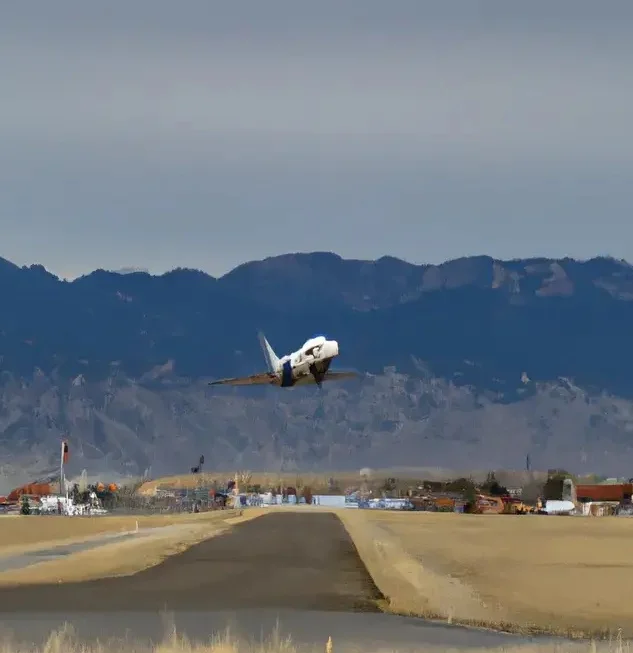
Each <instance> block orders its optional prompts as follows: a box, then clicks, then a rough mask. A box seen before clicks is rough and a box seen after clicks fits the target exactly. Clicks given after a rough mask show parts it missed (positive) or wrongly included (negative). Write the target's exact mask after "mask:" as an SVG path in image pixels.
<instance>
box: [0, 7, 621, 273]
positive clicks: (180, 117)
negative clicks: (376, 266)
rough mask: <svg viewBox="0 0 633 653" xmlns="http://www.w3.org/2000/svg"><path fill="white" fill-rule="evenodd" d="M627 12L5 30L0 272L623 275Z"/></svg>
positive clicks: (85, 19)
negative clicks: (513, 269)
mask: <svg viewBox="0 0 633 653" xmlns="http://www.w3.org/2000/svg"><path fill="white" fill-rule="evenodd" d="M632 71H633V2H631V1H630V0H622V1H619V2H618V1H608V0H604V1H601V2H596V1H595V0H557V1H556V2H552V1H551V0H534V1H532V2H518V1H517V2H512V1H509V0H490V1H487V2H484V1H477V0H461V1H458V0H442V1H441V2H437V1H434V2H430V1H429V2H427V1H425V0H389V1H387V0H380V1H379V0H347V1H344V0H321V1H320V2H308V0H266V1H265V2H264V1H263V0H232V1H231V2H226V1H223V2H219V1H218V2H215V1H213V0H183V1H182V2H173V0H171V1H168V0H133V1H130V0H127V1H123V0H112V1H111V2H107V3H97V2H86V1H85V0H81V1H79V0H77V1H69V0H56V1H55V2H44V1H41V2H39V3H36V2H6V3H3V6H2V8H1V9H0V83H1V90H0V93H1V95H0V226H1V227H2V240H1V243H2V245H1V248H0V256H3V257H5V258H8V259H10V260H13V261H14V262H16V263H19V264H25V263H33V262H40V263H43V264H44V265H45V266H46V267H47V268H48V269H50V270H52V271H53V272H55V273H56V274H59V275H62V276H69V277H74V276H77V275H79V274H82V273H86V272H88V271H91V270H93V269H95V268H96V267H105V268H119V267H123V266H140V267H145V268H148V269H149V270H150V271H152V272H163V271H165V270H167V269H171V268H173V267H176V266H187V267H197V268H201V269H204V270H206V271H207V272H210V273H211V274H216V275H219V274H223V273H224V272H226V271H228V270H229V269H231V268H232V267H234V266H236V265H238V264H239V263H242V262H244V261H246V260H251V259H259V258H264V257H266V256H270V255H275V254H281V253H285V252H289V251H314V250H332V251H335V252H337V253H339V254H341V255H342V256H345V257H355V258H378V257H380V256H382V255H385V254H389V255H394V256H399V257H401V258H404V259H406V260H409V261H412V262H416V263H421V262H440V261H442V260H445V259H448V258H453V257H457V256H462V255H468V254H490V255H493V256H496V257H501V258H510V257H515V256H530V255H547V256H565V255H571V256H576V257H579V258H588V257H591V256H594V255H600V254H611V255H614V256H617V257H623V258H626V259H628V260H630V261H633V211H632V208H633V127H632V125H633V122H632V121H633V72H632Z"/></svg>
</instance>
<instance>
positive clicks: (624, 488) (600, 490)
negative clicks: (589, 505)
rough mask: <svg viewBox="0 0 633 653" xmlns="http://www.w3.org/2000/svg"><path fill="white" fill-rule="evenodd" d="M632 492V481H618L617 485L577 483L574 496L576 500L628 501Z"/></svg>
mask: <svg viewBox="0 0 633 653" xmlns="http://www.w3.org/2000/svg"><path fill="white" fill-rule="evenodd" d="M632 494H633V483H620V484H618V485H608V484H606V485H577V486H576V497H577V499H578V501H581V502H588V501H614V502H616V501H617V502H618V503H620V502H629V501H631V495H632Z"/></svg>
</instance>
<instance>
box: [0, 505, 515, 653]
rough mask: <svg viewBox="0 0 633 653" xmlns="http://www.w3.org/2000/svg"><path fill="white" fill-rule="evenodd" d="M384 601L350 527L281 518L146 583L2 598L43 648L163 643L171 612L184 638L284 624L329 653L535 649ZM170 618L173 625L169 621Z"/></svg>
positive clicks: (28, 589)
mask: <svg viewBox="0 0 633 653" xmlns="http://www.w3.org/2000/svg"><path fill="white" fill-rule="evenodd" d="M379 598H380V593H379V591H378V590H377V588H376V586H375V585H374V583H373V581H372V579H371V577H370V576H369V574H368V572H367V571H366V569H365V567H364V565H363V564H362V562H361V561H360V559H359V558H358V555H357V553H356V549H355V547H354V545H353V543H352V541H351V540H350V538H349V536H348V534H347V531H346V530H345V528H344V527H343V525H342V524H341V522H340V521H339V519H338V518H337V517H336V516H335V515H333V514H328V513H312V514H308V513H295V512H291V513H279V512H275V513H272V514H270V515H265V516H262V517H259V518H256V519H254V520H252V521H246V522H243V523H241V524H238V525H236V526H235V527H234V528H233V529H231V530H230V531H228V532H227V533H225V534H221V535H218V536H215V537H213V538H211V539H209V540H207V541H205V542H202V543H200V544H197V545H194V546H193V547H191V548H190V549H189V550H187V551H185V552H184V553H182V554H179V555H176V556H172V557H170V558H168V559H167V560H165V562H163V563H162V564H160V565H157V566H155V567H152V568H151V569H148V570H146V571H142V572H139V573H138V574H135V575H134V576H128V577H122V578H112V579H102V580H98V581H89V582H84V583H67V584H54V585H39V586H36V585H31V586H23V587H15V588H0V627H2V628H3V629H8V630H9V631H11V632H13V633H14V634H15V635H16V636H17V637H18V639H19V640H22V641H25V642H42V641H44V640H45V639H46V636H47V635H48V633H49V632H50V631H51V629H54V628H58V627H60V626H61V625H62V624H63V623H64V622H68V623H71V624H72V625H73V626H74V627H75V629H76V631H77V633H78V634H79V635H80V636H81V637H83V638H89V639H93V638H104V637H124V636H125V634H126V632H127V633H128V634H129V635H131V636H132V637H133V638H143V639H146V638H152V639H154V641H156V640H157V639H158V640H159V639H160V638H161V637H162V636H163V634H164V632H165V629H164V623H163V621H162V616H161V614H160V613H161V612H163V611H165V610H166V611H168V612H170V613H172V614H173V616H174V620H175V622H176V625H177V627H178V631H179V632H181V633H183V634H186V635H187V636H189V637H191V638H195V639H201V640H206V639H208V638H209V637H211V636H212V635H213V633H217V632H219V631H222V630H223V629H224V628H225V627H226V625H227V624H231V623H232V624H234V626H235V628H234V632H237V633H239V634H240V635H242V636H245V637H247V638H256V639H258V640H259V639H260V638H261V637H262V636H264V637H265V636H267V635H268V634H270V632H271V629H272V628H273V627H274V625H275V621H276V619H277V618H279V619H280V620H281V627H282V631H283V634H291V635H292V637H293V639H294V640H295V641H296V642H297V643H299V644H308V645H317V646H319V648H321V647H322V646H323V645H324V642H325V640H327V637H328V635H332V637H333V638H334V640H335V642H336V643H337V644H338V645H339V646H337V648H339V650H340V646H343V645H345V646H349V645H353V646H354V647H361V648H363V649H364V650H377V649H378V648H379V647H381V646H382V647H385V648H389V649H391V650H394V649H398V650H400V651H412V650H419V649H420V647H421V646H423V645H435V646H442V647H451V648H462V647H499V646H511V645H513V644H517V643H521V642H525V641H526V640H525V639H522V638H518V637H512V636H508V635H502V634H497V633H489V632H480V631H472V630H466V629H462V628H456V627H451V626H437V625H433V624H428V623H426V622H425V621H423V620H421V619H415V618H404V617H397V616H394V615H387V614H379V610H378V608H377V607H376V600H377V599H379ZM163 616H164V615H163Z"/></svg>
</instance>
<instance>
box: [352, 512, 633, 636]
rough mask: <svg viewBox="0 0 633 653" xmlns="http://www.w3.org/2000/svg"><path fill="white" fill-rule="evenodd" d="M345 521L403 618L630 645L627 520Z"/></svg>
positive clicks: (632, 567)
mask: <svg viewBox="0 0 633 653" xmlns="http://www.w3.org/2000/svg"><path fill="white" fill-rule="evenodd" d="M341 517H342V519H343V521H344V523H345V524H346V525H347V527H348V530H349V531H350V532H351V533H352V535H353V536H354V541H355V542H356V545H357V547H358V548H359V551H360V552H361V555H363V559H364V560H365V562H366V564H367V566H368V568H369V570H370V572H371V573H372V574H373V575H374V577H375V578H376V582H377V584H378V586H379V587H381V589H383V586H388V588H389V593H390V594H391V597H392V599H395V602H396V603H397V604H399V605H398V607H399V609H400V610H404V609H406V606H407V605H409V606H410V608H411V609H412V611H413V612H417V613H421V614H435V615H440V616H444V617H445V618H453V619H455V620H460V619H464V620H468V621H473V622H481V623H484V622H486V623H489V624H499V623H500V622H506V623H509V624H520V625H522V626H527V625H530V624H531V625H533V626H536V627H537V628H544V629H549V628H553V629H557V630H562V631H585V632H595V631H599V630H603V629H611V630H613V631H617V629H618V628H622V633H623V635H624V636H627V637H631V636H633V625H632V623H631V607H630V605H629V603H628V600H629V596H630V588H631V587H632V586H633V557H632V556H631V553H630V551H631V549H630V543H631V539H632V537H633V520H629V519H622V518H608V517H605V518H581V517H555V516H509V515H458V514H451V513H448V514H442V513H439V514H438V513H396V512H381V511H380V512H379V511H365V510H363V511H345V513H344V514H342V515H341ZM386 558H388V563H387V560H386ZM387 564H388V566H387ZM381 574H382V581H383V582H382V585H381V582H379V577H380V576H381ZM385 574H386V575H387V577H386V578H385ZM383 591H385V590H384V589H383ZM385 593H388V592H386V591H385Z"/></svg>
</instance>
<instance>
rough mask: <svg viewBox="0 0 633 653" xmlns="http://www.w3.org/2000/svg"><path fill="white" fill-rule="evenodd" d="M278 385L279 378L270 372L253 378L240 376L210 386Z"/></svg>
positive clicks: (214, 382) (220, 380)
mask: <svg viewBox="0 0 633 653" xmlns="http://www.w3.org/2000/svg"><path fill="white" fill-rule="evenodd" d="M274 383H277V377H276V376H275V375H274V374H271V373H270V372H261V373H260V374H253V375H252V376H239V377H232V378H230V379H219V380H218V381H210V382H209V385H271V384H274Z"/></svg>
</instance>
